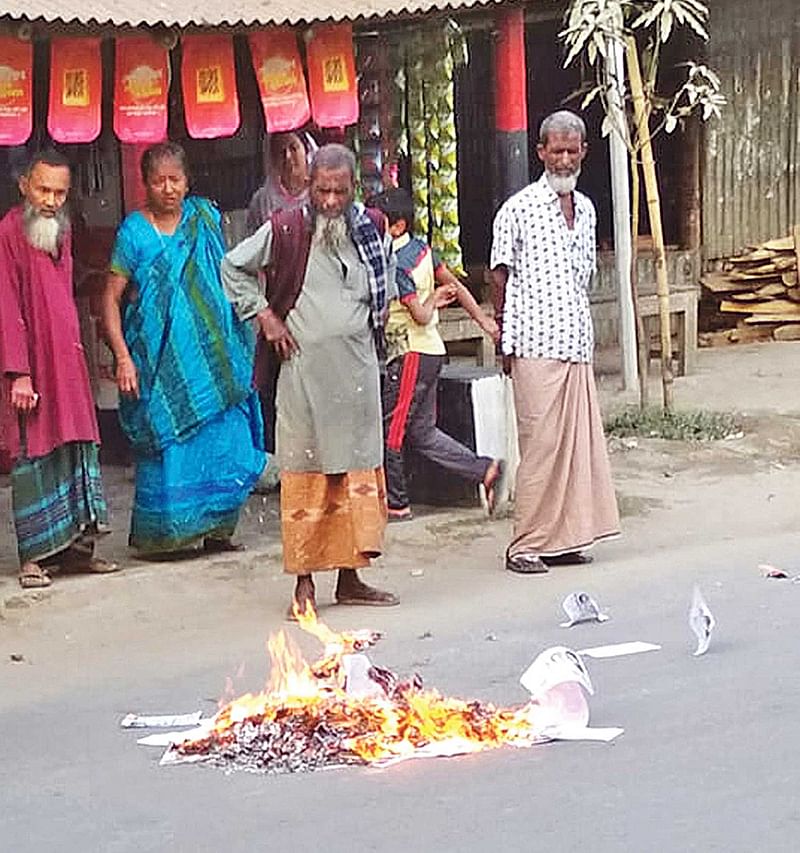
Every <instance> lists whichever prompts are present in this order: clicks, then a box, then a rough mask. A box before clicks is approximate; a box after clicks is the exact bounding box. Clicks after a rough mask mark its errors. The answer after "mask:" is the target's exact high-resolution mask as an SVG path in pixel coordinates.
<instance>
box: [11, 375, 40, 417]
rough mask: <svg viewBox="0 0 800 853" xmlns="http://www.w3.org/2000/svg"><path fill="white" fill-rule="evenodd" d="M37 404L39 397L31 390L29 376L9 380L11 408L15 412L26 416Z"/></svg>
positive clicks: (31, 384) (31, 383)
mask: <svg viewBox="0 0 800 853" xmlns="http://www.w3.org/2000/svg"><path fill="white" fill-rule="evenodd" d="M38 403H39V395H38V394H37V393H36V392H35V391H34V390H33V382H31V378H30V376H17V377H16V378H15V379H12V380H11V407H12V408H13V409H14V411H15V412H19V413H20V414H23V415H24V414H27V413H28V412H32V411H33V410H34V409H35V408H36V406H37V405H38Z"/></svg>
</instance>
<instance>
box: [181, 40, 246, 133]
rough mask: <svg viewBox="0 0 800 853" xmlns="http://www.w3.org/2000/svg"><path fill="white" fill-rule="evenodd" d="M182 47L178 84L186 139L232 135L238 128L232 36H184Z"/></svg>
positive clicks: (237, 97)
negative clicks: (184, 118) (179, 82)
mask: <svg viewBox="0 0 800 853" xmlns="http://www.w3.org/2000/svg"><path fill="white" fill-rule="evenodd" d="M181 44H182V48H183V56H182V60H181V84H182V89H183V105H184V110H185V112H186V129H187V130H188V131H189V136H191V137H193V138H194V139H217V138H219V137H224V136H232V135H233V134H234V133H236V131H237V130H238V128H239V95H238V92H237V91H236V68H235V64H234V58H233V40H232V37H231V36H226V35H194V36H184V38H183V39H182V42H181Z"/></svg>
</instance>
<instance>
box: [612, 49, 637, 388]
mask: <svg viewBox="0 0 800 853" xmlns="http://www.w3.org/2000/svg"><path fill="white" fill-rule="evenodd" d="M608 53H609V64H610V66H611V67H610V69H609V70H608V72H607V76H606V79H607V81H608V83H609V84H610V86H611V89H610V92H609V99H608V109H609V111H611V113H612V114H613V115H614V117H615V121H614V125H615V127H614V129H613V130H612V131H611V133H610V134H609V136H608V156H609V160H610V164H611V198H612V204H613V212H614V262H615V264H616V270H617V304H618V305H619V342H620V350H621V352H622V387H623V388H624V389H625V390H629V389H633V388H634V387H636V386H637V385H638V381H637V380H638V369H637V364H638V359H637V348H636V305H635V304H634V297H633V285H632V282H631V272H632V270H633V266H632V262H631V253H632V246H631V207H630V204H631V193H630V183H629V180H630V179H629V177H628V148H627V145H626V141H625V136H624V131H623V128H624V127H625V121H626V119H625V108H624V98H625V82H624V75H625V62H624V58H623V56H624V54H623V47H622V45H621V44H619V43H618V42H613V43H609V44H608Z"/></svg>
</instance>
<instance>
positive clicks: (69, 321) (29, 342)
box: [0, 207, 100, 459]
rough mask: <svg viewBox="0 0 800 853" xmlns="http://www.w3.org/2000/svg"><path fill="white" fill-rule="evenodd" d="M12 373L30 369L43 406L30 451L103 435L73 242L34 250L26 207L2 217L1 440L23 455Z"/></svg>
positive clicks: (32, 418) (32, 423)
mask: <svg viewBox="0 0 800 853" xmlns="http://www.w3.org/2000/svg"><path fill="white" fill-rule="evenodd" d="M12 373H24V374H29V375H30V376H31V378H32V381H33V390H34V391H36V392H37V393H38V394H39V405H38V406H37V407H36V409H35V411H33V412H32V413H31V414H30V415H28V416H27V440H28V448H27V449H28V454H27V455H28V457H29V458H31V459H34V458H37V457H39V456H46V455H47V454H48V453H50V452H51V451H52V450H54V449H55V448H56V447H58V446H59V445H61V444H65V443H66V442H68V441H93V442H98V443H99V441H100V434H99V431H98V429H97V419H96V417H95V410H94V400H93V399H92V390H91V386H90V383H89V372H88V370H87V368H86V359H85V357H84V352H83V345H82V344H81V335H80V327H79V324H78V311H77V309H76V307H75V301H74V299H73V296H72V254H71V241H70V238H69V235H67V237H66V239H65V241H64V244H63V246H62V248H61V256H60V257H59V258H58V259H54V258H52V257H51V256H50V255H49V254H48V253H47V252H43V251H41V250H39V249H34V248H33V247H32V246H31V245H30V243H28V241H27V239H26V237H25V233H24V230H23V221H22V207H16V208H14V209H13V210H11V211H9V213H8V214H7V215H6V216H5V217H4V218H3V219H2V221H0V376H2V389H0V434H2V439H1V440H0V443H2V444H3V445H5V446H6V447H7V448H8V450H9V452H10V455H11V458H12V459H18V458H19V456H20V438H19V423H18V418H17V415H16V413H15V412H14V411H13V410H12V409H11V406H10V404H9V385H10V378H11V377H10V376H9V374H12Z"/></svg>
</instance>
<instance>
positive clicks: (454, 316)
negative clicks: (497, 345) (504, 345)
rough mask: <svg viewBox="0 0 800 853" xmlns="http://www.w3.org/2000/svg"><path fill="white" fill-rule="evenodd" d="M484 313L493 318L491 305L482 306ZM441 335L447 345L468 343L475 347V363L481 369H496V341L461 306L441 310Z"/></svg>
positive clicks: (439, 327)
mask: <svg viewBox="0 0 800 853" xmlns="http://www.w3.org/2000/svg"><path fill="white" fill-rule="evenodd" d="M481 308H482V309H483V312H484V313H485V314H486V315H487V316H488V317H491V316H492V315H493V310H492V308H491V306H489V305H481ZM438 329H439V334H440V335H441V336H442V340H443V341H444V342H445V345H446V344H447V343H455V342H459V343H460V342H467V343H468V344H471V345H472V347H473V351H474V354H475V361H476V364H477V365H478V366H479V367H494V365H495V361H496V357H495V350H494V341H493V340H492V339H491V338H490V337H489V336H488V335H486V334H484V332H483V330H482V329H481V328H480V326H479V325H478V324H477V323H476V322H475V321H474V320H473V319H472V317H470V316H469V314H467V312H466V311H465V310H464V309H463V308H462V307H461V306H460V305H459V306H456V307H454V308H440V309H439V326H438Z"/></svg>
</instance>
